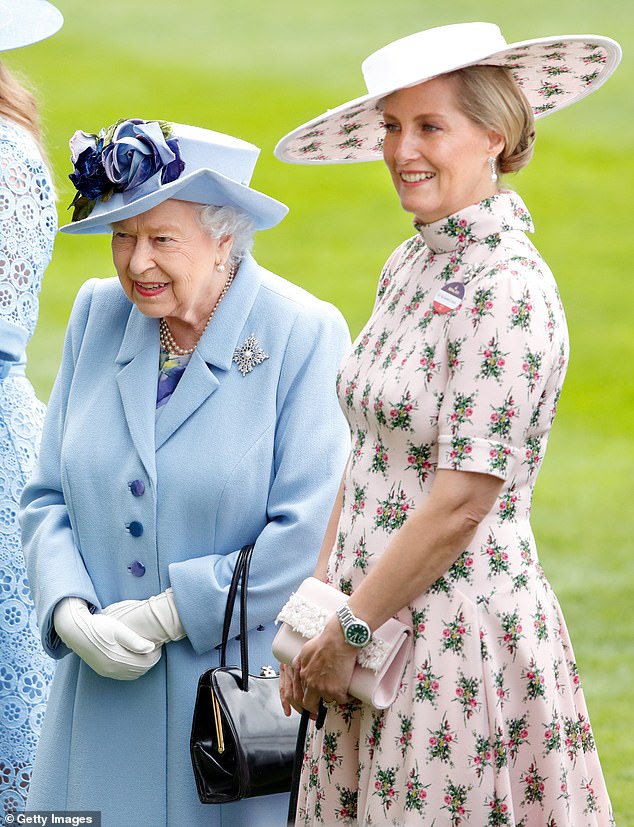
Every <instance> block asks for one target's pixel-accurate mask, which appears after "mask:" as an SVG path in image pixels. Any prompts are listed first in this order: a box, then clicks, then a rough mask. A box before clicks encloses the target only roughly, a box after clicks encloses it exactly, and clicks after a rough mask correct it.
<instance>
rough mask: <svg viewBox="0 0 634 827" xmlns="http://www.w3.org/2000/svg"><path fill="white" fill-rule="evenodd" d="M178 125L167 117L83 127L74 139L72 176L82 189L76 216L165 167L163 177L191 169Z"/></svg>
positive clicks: (85, 214)
mask: <svg viewBox="0 0 634 827" xmlns="http://www.w3.org/2000/svg"><path fill="white" fill-rule="evenodd" d="M172 132H173V125H172V124H171V123H168V122H167V121H143V120H140V119H138V118H130V119H128V120H125V119H124V120H120V121H117V123H115V124H113V125H112V126H110V127H108V128H107V129H102V130H101V131H100V132H99V134H97V135H95V134H91V133H88V132H82V131H81V130H78V131H77V132H75V134H74V135H73V137H72V138H71V139H70V143H69V146H70V151H71V161H72V164H73V167H74V172H72V173H71V174H70V175H69V176H68V177H69V178H70V180H71V181H72V182H73V184H74V186H75V188H76V190H77V194H76V195H75V198H74V199H73V201H72V203H71V205H70V207H69V209H70V208H71V207H72V208H73V218H72V220H73V221H81V220H82V219H83V218H87V217H88V216H89V215H90V213H91V212H92V211H93V209H94V207H95V204H96V203H97V201H98V200H100V201H108V199H110V198H111V197H112V196H113V195H114V193H115V192H126V191H128V190H132V189H134V188H135V187H138V186H140V185H141V184H143V183H144V182H145V181H147V180H148V179H149V178H152V177H153V176H155V175H158V174H159V173H160V183H161V184H169V183H170V182H171V181H175V180H176V179H177V178H178V177H179V176H180V174H181V172H182V171H183V170H184V169H185V162H184V161H183V159H182V158H181V155H180V151H179V146H178V139H177V138H173V137H171V136H172Z"/></svg>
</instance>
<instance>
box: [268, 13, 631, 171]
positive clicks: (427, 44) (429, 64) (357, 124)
mask: <svg viewBox="0 0 634 827" xmlns="http://www.w3.org/2000/svg"><path fill="white" fill-rule="evenodd" d="M620 59H621V47H620V46H619V44H618V43H616V41H614V40H612V39H611V38H609V37H601V36H599V35H593V34H587V35H561V36H558V37H542V38H538V39H534V40H523V41H520V42H519V43H511V44H509V43H507V42H506V40H505V39H504V37H503V35H502V33H501V31H500V29H499V27H498V26H496V25H495V24H494V23H456V24H453V25H450V26H439V27H437V28H434V29H427V30H426V31H423V32H417V33H416V34H412V35H409V36H408V37H404V38H401V39H400V40H395V41H394V42H393V43H389V44H388V45H387V46H384V47H383V48H382V49H379V50H378V51H377V52H374V53H373V54H371V55H370V56H369V57H368V58H366V60H364V61H363V64H362V71H363V76H364V78H365V83H366V86H367V89H368V94H366V95H362V96H361V97H359V98H355V99H354V100H352V101H348V103H344V104H342V105H341V106H338V107H336V108H335V109H331V110H328V111H327V112H324V113H323V114H322V115H320V116H319V117H317V118H313V119H312V120H310V121H308V122H307V123H305V124H303V125H302V126H300V127H298V128H297V129H294V130H293V131H292V132H289V134H288V135H286V136H285V137H284V138H282V140H281V141H279V143H278V144H277V146H276V148H275V155H276V156H277V157H278V158H279V159H280V160H281V161H287V162H289V163H296V164H337V163H353V162H355V161H373V160H377V159H379V158H382V157H383V156H382V149H383V134H384V130H383V127H382V114H381V110H380V108H379V107H378V106H377V104H378V102H379V101H380V100H381V99H382V98H384V97H386V95H389V94H391V93H392V92H395V91H397V90H398V89H404V88H406V87H408V86H416V85H417V84H419V83H423V82H424V81H427V80H431V79H432V78H435V77H438V76H439V75H444V74H447V73H448V72H453V71H455V70H456V69H462V68H464V67H465V66H474V65H483V66H507V67H508V68H509V69H510V70H511V71H512V73H513V76H514V77H515V80H516V81H517V83H518V85H519V86H520V88H521V90H522V92H523V93H524V95H525V96H526V98H527V99H528V101H529V103H530V105H531V106H532V108H533V112H534V113H535V117H536V118H541V117H543V116H544V115H549V114H551V113H552V112H556V111H557V110H558V109H562V108H563V107H564V106H570V104H572V103H576V102H577V101H578V100H581V98H584V97H586V95H589V94H590V93H591V92H594V91H595V89H598V88H599V86H601V85H602V84H603V83H605V81H606V80H607V79H608V78H609V77H610V75H611V74H612V72H614V70H615V69H616V67H617V66H618V64H619V61H620Z"/></svg>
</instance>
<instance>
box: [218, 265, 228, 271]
mask: <svg viewBox="0 0 634 827" xmlns="http://www.w3.org/2000/svg"><path fill="white" fill-rule="evenodd" d="M226 269H227V268H226V267H225V266H224V264H219V265H218V266H217V267H216V270H218V272H219V273H224V271H225V270H226Z"/></svg>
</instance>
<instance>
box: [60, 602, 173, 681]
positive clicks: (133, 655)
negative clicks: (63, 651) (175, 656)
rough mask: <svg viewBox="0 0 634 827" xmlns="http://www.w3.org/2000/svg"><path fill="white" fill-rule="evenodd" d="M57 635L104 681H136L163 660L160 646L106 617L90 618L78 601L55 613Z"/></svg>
mask: <svg viewBox="0 0 634 827" xmlns="http://www.w3.org/2000/svg"><path fill="white" fill-rule="evenodd" d="M53 624H54V626H55V631H56V632H57V634H58V635H59V636H60V638H61V639H62V640H63V641H64V643H65V644H66V645H67V646H68V648H69V649H72V650H73V652H76V653H77V654H78V655H79V657H80V658H81V659H82V660H83V661H84V662H85V663H87V664H88V666H90V668H91V669H94V671H95V672H96V673H97V674H98V675H102V676H103V677H104V678H114V680H117V681H133V680H135V679H136V678H139V677H141V675H144V674H145V673H146V672H147V671H148V669H151V668H152V667H153V666H154V665H155V664H156V663H158V661H159V660H160V658H161V648H160V646H155V645H154V643H153V641H151V640H146V639H145V638H143V637H141V636H140V635H138V634H137V633H136V632H134V631H133V630H132V629H129V628H128V627H127V626H126V625H125V624H124V623H121V622H120V621H118V620H117V619H116V618H114V617H107V616H106V615H105V614H103V613H100V614H91V613H90V610H89V608H88V604H87V603H86V601H85V600H82V599H81V598H79V597H65V598H64V599H63V600H60V602H59V603H58V604H57V606H56V607H55V611H54V613H53Z"/></svg>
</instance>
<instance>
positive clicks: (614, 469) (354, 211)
mask: <svg viewBox="0 0 634 827" xmlns="http://www.w3.org/2000/svg"><path fill="white" fill-rule="evenodd" d="M58 6H59V7H60V8H61V9H62V11H63V12H64V14H65V17H66V24H65V26H64V28H63V30H62V31H61V32H60V33H59V34H58V35H57V36H56V37H54V38H52V39H51V40H49V41H45V42H44V43H41V44H38V45H35V46H32V47H30V48H29V49H25V50H22V51H20V52H16V53H13V54H9V55H5V57H6V59H7V62H8V63H9V64H10V65H11V66H12V67H14V68H17V69H19V70H22V71H23V72H24V73H25V74H26V75H27V76H28V77H29V78H30V80H31V81H32V83H33V85H34V86H35V88H36V89H37V91H38V96H39V98H40V100H41V101H42V110H43V116H44V120H45V124H46V128H47V143H48V147H49V151H50V155H51V160H52V163H53V166H54V169H55V173H56V177H57V185H58V192H59V209H60V222H63V223H65V222H66V221H67V220H68V216H69V214H68V213H67V212H66V206H67V204H68V203H69V202H70V201H71V199H72V195H73V193H72V191H71V186H70V184H69V182H68V180H67V177H66V176H67V174H68V172H69V171H70V169H69V161H68V147H67V141H68V138H69V137H70V135H71V134H72V132H73V131H74V130H75V129H85V130H87V131H97V130H98V129H99V128H100V127H101V126H105V125H108V124H110V123H111V122H113V121H114V120H116V119H118V118H120V117H144V118H165V119H168V120H173V121H180V122H185V123H194V124H198V125H200V126H205V127H209V128H214V129H218V130H220V131H225V132H229V133H233V134H236V135H238V136H240V137H243V138H245V139H247V140H251V141H253V142H254V143H257V144H258V145H259V146H261V147H262V149H263V152H262V156H261V160H260V162H259V165H258V169H257V170H256V174H255V177H254V182H253V183H254V185H255V186H256V187H258V188H260V189H262V190H264V191H265V192H267V193H269V194H271V195H274V196H276V197H278V198H280V199H281V200H282V201H285V202H286V203H288V204H289V205H290V206H291V214H290V216H289V217H288V218H287V219H286V220H285V221H284V222H283V224H282V225H281V226H280V227H279V228H277V229H275V230H273V231H271V232H269V233H263V234H262V235H261V236H260V237H259V238H258V239H257V242H256V248H255V254H256V256H257V258H258V259H259V261H260V263H262V264H264V265H265V266H267V267H269V268H270V269H273V270H275V271H277V272H279V273H280V274H282V275H284V276H286V277H288V278H290V279H292V280H294V281H296V282H298V283H300V284H302V285H303V286H305V287H306V288H308V289H309V290H311V291H313V292H314V293H316V294H317V295H319V296H321V297H323V298H325V299H328V300H330V301H332V302H334V303H335V304H336V305H338V306H339V307H340V308H341V309H342V311H343V312H344V314H345V315H346V317H347V319H348V322H349V324H350V328H351V332H352V334H353V336H354V335H356V333H358V331H359V329H360V328H361V326H362V324H363V322H364V320H365V318H366V317H367V315H368V313H369V311H370V308H371V305H372V301H373V297H374V291H375V285H376V280H377V277H378V272H379V269H380V267H381V265H382V263H383V262H384V260H385V259H386V258H387V256H388V254H389V253H390V252H391V250H392V249H393V247H395V246H396V244H397V243H398V242H399V241H400V240H402V239H403V238H405V237H406V236H407V235H409V234H410V232H411V224H410V218H409V216H407V215H405V214H404V213H402V212H401V210H400V207H399V205H398V202H397V201H396V198H395V196H394V194H393V193H392V191H391V184H390V182H389V180H388V176H387V174H386V172H385V170H384V169H383V168H382V165H381V164H380V163H375V164H362V165H350V166H341V167H322V168H312V167H295V166H286V165H284V164H281V163H279V162H278V161H276V160H275V158H274V157H273V155H272V150H273V147H274V145H275V143H276V141H277V139H278V138H279V137H281V135H282V134H284V133H285V132H286V131H288V130H289V129H290V128H292V127H294V126H296V125H298V124H299V123H301V122H303V121H305V120H307V119H308V118H310V117H312V116H314V115H317V114H319V113H320V112H321V111H323V110H325V109H326V108H329V107H332V106H335V105H337V104H339V103H341V102H343V101H344V100H347V99H349V98H352V97H356V96H357V95H360V94H362V93H363V92H364V86H363V80H362V76H361V72H360V63H361V60H362V59H363V58H364V57H365V56H366V55H368V54H369V53H370V52H372V51H374V49H376V48H379V47H380V46H382V45H384V44H385V43H387V42H388V41H389V40H392V39H394V38H396V37H401V36H404V35H406V34H410V33H411V32H414V31H418V30H419V29H423V28H427V27H429V26H433V25H441V24H443V23H453V22H461V21H468V20H488V21H493V22H497V23H498V24H500V26H501V27H502V30H503V32H504V34H505V36H506V37H507V40H509V41H512V40H523V39H526V38H530V37H541V36H546V35H554V34H564V33H575V34H586V33H600V34H606V35H609V36H612V37H614V38H616V39H617V40H619V41H620V42H621V44H622V46H623V48H624V52H625V58H624V61H623V63H622V65H621V67H620V69H619V70H618V72H617V74H616V75H615V76H614V77H613V78H612V79H611V80H610V81H609V82H608V84H607V86H605V87H604V88H603V89H601V90H600V91H599V92H598V93H597V94H596V95H593V96H592V97H591V98H589V99H588V100H586V101H583V102H582V103H580V104H579V105H578V106H574V107H572V108H570V109H566V110H564V111H562V112H561V113H560V114H558V115H555V116H554V117H552V118H547V119H545V120H544V121H542V122H540V124H539V128H538V144H537V150H536V154H535V159H534V161H533V163H532V165H531V166H530V168H529V169H528V170H525V171H524V172H522V173H521V174H520V175H519V176H517V177H516V178H515V180H514V182H513V186H514V187H515V188H516V189H517V190H518V191H519V192H520V193H521V195H522V196H523V197H524V199H525V200H526V202H527V204H528V206H529V209H530V210H531V212H532V214H533V218H534V220H535V224H536V227H537V232H536V235H535V241H536V243H537V245H538V247H539V248H540V250H541V252H542V253H543V254H544V256H545V257H546V259H547V261H548V262H549V263H550V265H551V267H552V269H553V271H554V273H555V275H556V277H557V279H558V282H559V285H560V288H561V292H562V295H563V299H564V303H565V305H566V309H567V314H568V322H569V326H570V333H571V339H572V359H571V363H570V369H569V372H568V379H567V383H566V387H565V389H564V394H563V397H562V401H561V405H560V410H559V415H558V419H557V423H556V425H555V427H554V429H553V433H552V437H551V444H550V447H549V453H548V457H547V459H546V462H545V465H544V468H543V471H542V474H541V477H540V481H539V484H538V486H537V492H536V496H535V508H534V528H535V532H536V534H537V538H538V542H539V543H540V546H541V558H542V563H543V565H544V567H545V569H546V571H547V573H548V575H549V577H550V579H551V581H552V582H553V585H554V586H555V589H556V591H557V592H558V595H559V597H560V600H561V602H562V604H563V608H564V612H565V614H566V617H567V621H568V625H569V627H570V631H571V635H572V639H573V641H574V643H575V649H576V654H577V659H578V661H579V666H580V671H581V674H582V677H583V678H584V684H585V691H586V695H587V700H588V704H589V707H590V712H591V716H592V719H593V724H594V729H595V736H596V740H597V743H598V746H599V749H600V752H601V757H602V762H603V766H604V770H605V774H606V777H607V781H608V786H609V789H610V792H611V795H612V799H613V803H614V807H615V815H616V820H617V824H619V825H620V826H621V827H627V825H630V826H631V827H634V813H633V812H632V811H633V810H634V806H633V805H634V738H633V737H632V734H633V733H634V703H633V702H632V698H631V691H630V688H631V685H632V664H633V656H634V620H633V612H632V606H633V597H632V594H633V592H634V564H633V562H632V552H633V544H632V536H633V534H634V508H633V507H632V485H631V479H632V474H633V471H634V438H633V435H632V432H633V430H634V416H633V414H632V408H633V406H634V376H633V364H634V336H633V335H632V324H631V319H632V308H633V303H634V280H633V278H632V261H633V259H634V241H633V239H634V233H633V232H632V229H631V224H632V222H631V215H632V208H631V200H632V184H633V182H634V152H633V150H634V131H633V127H634V117H633V115H634V96H633V94H632V81H633V80H634V76H633V72H632V65H633V64H632V55H633V54H634V7H633V6H632V4H625V3H622V0H604V2H602V3H594V2H590V0H575V2H574V3H573V2H570V0H560V2H558V3H553V2H551V0H533V2H531V3H522V4H518V3H501V2H496V1H495V0H481V2H479V3H478V4H474V3H473V2H469V0H453V2H452V3H451V4H447V3H441V2H439V0H433V2H427V3H422V2H413V0H391V2H390V3H389V4H388V3H386V2H374V1H373V0H345V2H342V0H321V2H319V3H302V2H298V0H267V2H258V0H233V1H232V2H215V0H181V2H180V3H178V4H176V5H172V4H167V3H156V2H152V3H151V2H150V0H110V2H108V3H85V2H80V1H79V0H58ZM111 274H112V266H111V262H110V254H109V243H108V239H107V238H102V237H98V236H96V237H85V238H81V237H77V238H72V237H66V236H63V235H60V236H59V238H58V240H57V244H56V252H55V256H54V260H53V263H52V264H51V266H50V268H49V270H48V271H47V274H46V277H45V282H44V289H43V291H42V298H41V312H40V323H39V326H38V329H37V332H36V334H35V337H34V339H33V341H32V343H31V346H30V349H29V368H28V372H29V375H30V377H31V380H32V381H33V383H34V385H35V387H36V390H37V391H38V393H39V395H40V397H41V398H42V399H44V400H46V399H47V398H48V395H49V393H50V388H51V385H52V382H53V379H54V375H55V371H56V368H57V365H58V361H59V357H60V352H61V345H62V339H63V332H64V328H65V325H66V321H67V319H68V314H69V311H70V308H71V303H72V300H73V297H74V295H75V293H76V291H77V289H78V287H79V285H80V284H81V283H82V282H83V281H84V280H85V279H86V278H88V277H91V276H95V275H97V276H108V275H111ZM571 827H577V825H572V826H571Z"/></svg>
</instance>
